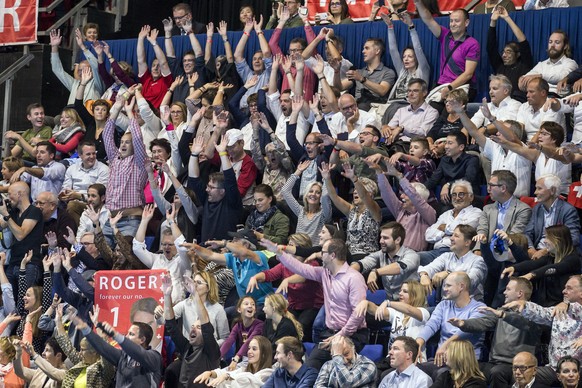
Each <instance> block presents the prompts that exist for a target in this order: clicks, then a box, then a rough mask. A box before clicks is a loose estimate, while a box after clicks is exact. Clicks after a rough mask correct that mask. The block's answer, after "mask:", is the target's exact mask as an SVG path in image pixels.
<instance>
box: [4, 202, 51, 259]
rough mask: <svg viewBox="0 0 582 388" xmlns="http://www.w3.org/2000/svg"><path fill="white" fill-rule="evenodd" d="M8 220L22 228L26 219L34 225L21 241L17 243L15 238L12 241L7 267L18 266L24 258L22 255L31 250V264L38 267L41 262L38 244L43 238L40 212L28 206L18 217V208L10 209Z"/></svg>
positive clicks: (32, 206) (34, 207)
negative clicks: (34, 222)
mask: <svg viewBox="0 0 582 388" xmlns="http://www.w3.org/2000/svg"><path fill="white" fill-rule="evenodd" d="M10 218H12V219H13V220H14V222H16V224H17V225H18V226H22V223H23V222H24V220H26V219H31V220H35V221H36V225H35V226H34V228H32V230H31V231H30V233H28V235H26V237H24V238H23V239H22V240H21V241H18V240H17V239H16V238H14V239H13V243H12V247H11V254H10V264H9V265H10V266H11V267H16V266H20V262H21V261H22V259H23V258H24V255H25V254H26V253H27V252H28V251H29V250H31V249H32V252H33V255H32V261H31V263H33V264H38V265H40V264H41V262H42V258H41V256H40V243H41V241H42V237H43V236H42V229H43V220H42V212H41V211H40V209H39V208H37V207H36V206H34V205H30V206H29V207H28V208H27V209H26V210H25V211H23V212H22V214H20V215H19V210H18V208H14V209H12V211H11V212H10Z"/></svg>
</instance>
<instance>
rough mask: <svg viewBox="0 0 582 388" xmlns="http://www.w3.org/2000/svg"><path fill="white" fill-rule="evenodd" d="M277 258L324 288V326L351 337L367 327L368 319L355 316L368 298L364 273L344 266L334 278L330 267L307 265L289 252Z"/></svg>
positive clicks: (346, 264) (346, 265)
mask: <svg viewBox="0 0 582 388" xmlns="http://www.w3.org/2000/svg"><path fill="white" fill-rule="evenodd" d="M278 257H279V260H280V261H281V263H282V264H283V265H284V266H285V267H287V268H289V269H290V270H291V271H293V273H296V274H298V275H301V276H303V277H304V278H306V279H310V280H315V281H317V282H320V283H321V284H322V285H323V296H324V301H325V303H324V306H325V325H326V326H327V327H328V328H329V329H332V330H339V333H338V334H340V335H344V336H347V337H350V336H351V335H352V334H354V333H355V332H356V331H357V330H358V329H363V328H365V327H366V320H365V317H364V316H361V317H356V314H355V310H356V306H357V304H358V303H360V302H361V301H362V300H365V299H366V290H367V289H368V287H367V286H366V281H365V280H364V277H363V276H362V274H361V273H359V272H358V271H356V270H355V269H353V268H351V267H350V266H349V265H348V263H344V265H343V266H342V267H341V268H340V270H339V271H338V273H337V274H335V276H334V275H332V274H331V272H329V270H328V269H327V268H323V267H313V266H311V265H309V264H304V263H302V262H300V261H299V260H297V259H295V258H293V256H291V255H289V254H287V253H283V254H282V255H280V256H278Z"/></svg>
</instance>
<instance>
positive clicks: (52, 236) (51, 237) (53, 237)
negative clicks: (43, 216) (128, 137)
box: [44, 231, 57, 248]
mask: <svg viewBox="0 0 582 388" xmlns="http://www.w3.org/2000/svg"><path fill="white" fill-rule="evenodd" d="M44 237H45V238H46V241H47V242H48V245H49V247H50V248H54V247H56V246H57V234H56V233H55V232H53V231H48V232H47V233H46V234H45V235H44Z"/></svg>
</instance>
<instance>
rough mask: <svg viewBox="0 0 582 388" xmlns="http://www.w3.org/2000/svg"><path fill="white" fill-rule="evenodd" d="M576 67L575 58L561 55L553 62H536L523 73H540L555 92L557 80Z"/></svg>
mask: <svg viewBox="0 0 582 388" xmlns="http://www.w3.org/2000/svg"><path fill="white" fill-rule="evenodd" d="M538 1H539V0H538ZM566 4H567V3H566ZM566 6H567V5H566ZM544 8H545V7H544ZM577 68H578V64H577V63H576V61H575V60H573V59H571V58H568V57H567V56H565V55H562V57H561V58H560V59H558V60H557V61H555V62H553V61H552V60H551V59H549V58H548V59H546V60H545V61H540V62H538V63H537V65H535V66H534V68H533V69H531V70H530V71H528V72H527V74H525V75H532V74H540V75H541V76H542V77H543V79H545V80H546V81H548V84H549V85H550V92H552V93H556V92H557V90H558V88H557V85H558V82H560V81H561V80H562V79H563V78H564V77H566V76H567V75H568V74H570V73H571V72H573V71H574V70H576V69H577Z"/></svg>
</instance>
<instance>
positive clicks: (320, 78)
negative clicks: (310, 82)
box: [317, 77, 325, 81]
mask: <svg viewBox="0 0 582 388" xmlns="http://www.w3.org/2000/svg"><path fill="white" fill-rule="evenodd" d="M324 78H325V77H319V78H317V79H318V80H320V81H321V80H322V79H324Z"/></svg>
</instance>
